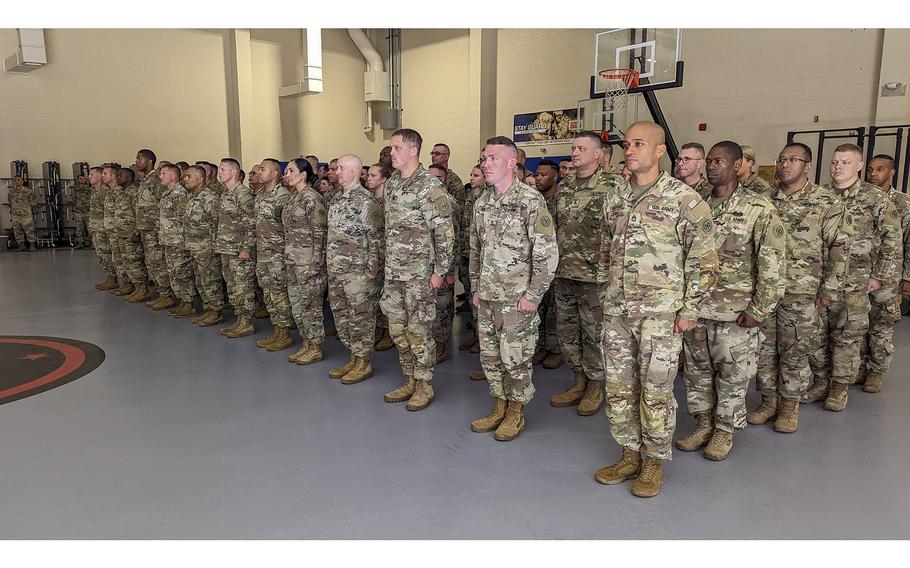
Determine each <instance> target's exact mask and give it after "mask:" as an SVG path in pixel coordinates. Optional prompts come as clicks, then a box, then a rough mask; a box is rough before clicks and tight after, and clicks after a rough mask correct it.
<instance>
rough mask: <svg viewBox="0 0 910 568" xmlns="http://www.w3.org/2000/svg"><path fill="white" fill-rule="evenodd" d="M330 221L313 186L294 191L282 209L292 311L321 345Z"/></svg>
mask: <svg viewBox="0 0 910 568" xmlns="http://www.w3.org/2000/svg"><path fill="white" fill-rule="evenodd" d="M327 222H328V213H327V211H326V207H325V202H324V201H323V199H322V196H321V195H320V194H319V192H317V191H316V190H315V189H313V188H312V187H307V188H306V189H304V190H303V191H295V192H294V193H292V194H291V198H290V199H289V200H288V202H287V205H285V206H284V209H282V211H281V224H282V225H283V226H284V252H285V265H286V266H287V275H288V300H289V301H290V303H291V313H292V314H293V316H294V322H295V323H296V324H297V330H298V331H299V332H300V336H301V337H303V338H305V339H306V340H308V341H309V342H310V343H312V344H313V345H315V346H317V347H318V346H319V345H321V344H322V342H323V341H324V340H325V323H324V321H323V317H322V300H323V298H324V297H325V289H326V279H327V275H326V260H325V253H326V232H327Z"/></svg>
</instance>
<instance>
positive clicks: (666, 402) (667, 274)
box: [597, 172, 718, 460]
mask: <svg viewBox="0 0 910 568" xmlns="http://www.w3.org/2000/svg"><path fill="white" fill-rule="evenodd" d="M601 231H602V237H601V252H600V256H599V262H600V267H599V269H598V271H597V278H598V281H599V282H601V283H602V284H604V286H603V287H602V291H601V294H602V295H601V300H602V302H603V309H604V323H603V349H604V371H605V375H606V401H607V416H608V417H609V418H610V431H611V433H612V434H613V438H614V439H615V440H616V442H617V443H618V444H619V445H621V446H623V447H624V448H628V449H630V450H632V451H639V450H641V451H643V453H644V454H645V455H646V456H649V457H652V458H656V459H661V460H669V459H671V456H672V451H671V441H672V440H673V431H674V430H675V428H676V399H675V398H674V397H673V381H674V380H675V378H676V374H677V369H678V366H679V352H680V349H681V348H682V336H681V335H678V334H676V333H674V332H673V328H674V323H675V320H676V318H677V316H678V317H680V318H682V319H687V320H696V319H698V311H697V310H698V306H699V304H700V303H701V302H702V301H703V300H705V299H706V298H707V297H708V294H709V293H710V291H711V288H713V286H714V283H715V281H716V278H717V276H716V272H717V264H718V260H717V251H716V249H715V248H714V222H713V221H712V219H711V210H710V208H709V207H708V206H707V205H706V204H705V202H704V201H703V200H702V199H701V198H700V197H699V196H698V194H697V193H695V192H694V191H693V190H692V189H691V188H690V187H689V186H687V185H686V184H684V183H682V182H681V181H679V180H677V179H674V178H672V177H670V175H669V174H667V173H666V172H661V174H660V176H659V177H658V178H657V180H656V181H655V182H654V184H653V185H646V186H642V187H632V186H631V185H630V184H629V183H628V182H627V183H626V184H625V186H624V187H623V188H621V189H620V190H619V191H616V192H613V193H611V194H610V196H609V197H608V198H607V201H606V203H605V204H604V214H603V224H602V230H601Z"/></svg>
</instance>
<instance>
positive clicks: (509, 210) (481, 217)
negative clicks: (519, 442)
mask: <svg viewBox="0 0 910 568" xmlns="http://www.w3.org/2000/svg"><path fill="white" fill-rule="evenodd" d="M558 263H559V247H558V245H557V243H556V234H555V231H554V226H553V218H552V217H551V216H550V212H549V211H548V210H547V205H546V200H545V199H544V197H543V195H541V194H540V192H539V191H537V190H536V189H532V188H531V187H528V186H527V185H525V184H524V183H522V182H520V181H517V180H515V181H513V182H512V185H511V186H509V188H508V189H507V190H506V191H505V193H503V194H501V195H500V194H497V193H496V191H495V189H493V188H491V189H490V191H487V192H485V193H484V194H483V195H481V196H480V197H479V198H478V199H477V202H476V203H475V204H474V223H473V230H472V231H471V260H470V268H471V288H472V289H473V290H475V291H476V292H477V296H478V300H479V304H480V305H479V307H478V310H477V315H478V321H477V335H478V338H479V340H480V362H481V365H482V366H483V370H484V373H485V374H486V376H487V382H488V383H489V385H490V395H491V396H493V397H494V398H498V399H503V400H508V401H512V402H520V403H522V404H527V403H528V401H530V400H531V398H532V397H533V395H534V384H533V382H532V381H531V376H532V373H533V370H532V366H531V358H532V357H533V356H534V350H535V348H536V344H537V326H538V324H539V323H540V316H539V315H538V313H537V310H536V309H535V310H534V311H532V312H520V311H518V300H519V299H521V298H522V297H523V298H524V299H525V300H527V301H528V302H531V303H532V304H540V302H541V300H542V299H543V295H544V294H545V293H546V291H547V288H549V287H550V283H551V282H552V281H553V276H554V274H555V272H556V267H557V265H558Z"/></svg>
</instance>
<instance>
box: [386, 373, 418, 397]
mask: <svg viewBox="0 0 910 568" xmlns="http://www.w3.org/2000/svg"><path fill="white" fill-rule="evenodd" d="M416 390H417V381H416V380H415V379H414V378H413V377H407V382H405V384H403V385H401V386H400V387H398V388H397V389H395V390H393V391H391V392H387V393H385V395H383V397H382V398H383V400H385V401H386V402H404V401H406V400H408V399H410V398H411V397H412V396H414V392H415V391H416Z"/></svg>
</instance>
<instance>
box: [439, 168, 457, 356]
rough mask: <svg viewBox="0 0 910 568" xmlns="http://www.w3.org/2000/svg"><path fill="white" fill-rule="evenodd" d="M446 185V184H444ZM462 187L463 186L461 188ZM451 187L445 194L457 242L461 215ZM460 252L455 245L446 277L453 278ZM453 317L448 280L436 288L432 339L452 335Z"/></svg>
mask: <svg viewBox="0 0 910 568" xmlns="http://www.w3.org/2000/svg"><path fill="white" fill-rule="evenodd" d="M446 185H447V186H448V184H446ZM462 189H464V188H462ZM450 191H451V188H449V187H447V188H446V195H447V196H448V198H449V206H450V207H451V208H452V212H453V213H452V229H453V230H454V232H455V242H456V243H458V242H459V239H460V238H461V217H460V211H461V210H460V209H459V208H458V201H457V199H456V197H455V195H453V194H452V193H450ZM460 253H461V251H459V250H458V249H457V247H456V250H455V253H454V254H455V257H454V258H453V261H452V264H451V267H450V268H449V273H448V274H447V275H446V276H447V277H451V278H452V279H453V280H454V278H455V271H456V269H457V267H458V258H457V257H458V255H459V254H460ZM454 317H455V283H454V282H452V284H449V282H448V280H447V281H445V282H444V283H443V285H442V286H440V287H439V288H438V289H437V290H436V318H435V319H434V320H433V340H434V341H436V342H437V343H445V342H447V341H448V340H449V337H450V336H451V335H452V319H453V318H454Z"/></svg>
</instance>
